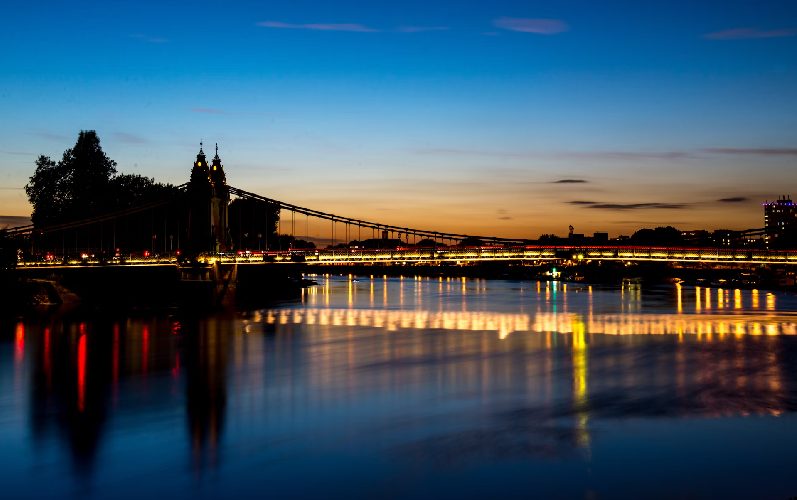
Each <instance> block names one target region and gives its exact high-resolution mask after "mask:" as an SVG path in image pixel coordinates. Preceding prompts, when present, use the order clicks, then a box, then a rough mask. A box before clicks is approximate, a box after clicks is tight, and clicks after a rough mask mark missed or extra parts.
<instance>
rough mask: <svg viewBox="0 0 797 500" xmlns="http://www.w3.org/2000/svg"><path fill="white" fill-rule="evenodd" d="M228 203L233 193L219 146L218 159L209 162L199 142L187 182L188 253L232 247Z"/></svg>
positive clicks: (216, 157) (217, 250)
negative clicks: (222, 162) (228, 182)
mask: <svg viewBox="0 0 797 500" xmlns="http://www.w3.org/2000/svg"><path fill="white" fill-rule="evenodd" d="M229 204H230V191H229V189H228V187H227V178H226V176H225V175H224V167H223V166H222V164H221V158H219V146H218V144H217V145H216V156H215V157H214V158H213V160H212V162H211V163H208V161H207V157H206V156H205V152H204V151H203V149H202V143H201V142H200V143H199V153H198V154H197V155H196V161H195V162H194V167H193V168H192V169H191V180H190V181H189V183H188V241H189V245H188V250H189V253H192V254H197V253H201V252H220V251H224V250H227V249H228V248H229V241H230V237H229V227H228V216H227V210H228V206H229Z"/></svg>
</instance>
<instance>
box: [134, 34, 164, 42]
mask: <svg viewBox="0 0 797 500" xmlns="http://www.w3.org/2000/svg"><path fill="white" fill-rule="evenodd" d="M130 38H135V39H136V40H141V41H142V42H147V43H167V42H168V41H169V39H168V38H163V37H162V36H150V35H143V34H141V33H136V34H135V35H130Z"/></svg>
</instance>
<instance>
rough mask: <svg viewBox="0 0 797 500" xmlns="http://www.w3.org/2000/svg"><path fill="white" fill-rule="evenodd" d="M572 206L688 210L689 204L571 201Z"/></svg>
mask: <svg viewBox="0 0 797 500" xmlns="http://www.w3.org/2000/svg"><path fill="white" fill-rule="evenodd" d="M568 203H570V204H571V205H581V206H583V207H585V208H595V209H600V210H651V209H657V210H679V209H682V208H687V207H688V206H689V205H688V204H687V203H602V202H597V201H581V200H576V201H570V202H568Z"/></svg>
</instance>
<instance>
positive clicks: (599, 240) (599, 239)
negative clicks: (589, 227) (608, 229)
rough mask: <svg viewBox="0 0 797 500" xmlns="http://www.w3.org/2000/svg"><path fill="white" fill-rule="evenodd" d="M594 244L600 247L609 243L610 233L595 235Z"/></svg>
mask: <svg viewBox="0 0 797 500" xmlns="http://www.w3.org/2000/svg"><path fill="white" fill-rule="evenodd" d="M592 242H593V243H596V244H599V245H602V244H605V243H609V233H604V232H597V233H593V235H592Z"/></svg>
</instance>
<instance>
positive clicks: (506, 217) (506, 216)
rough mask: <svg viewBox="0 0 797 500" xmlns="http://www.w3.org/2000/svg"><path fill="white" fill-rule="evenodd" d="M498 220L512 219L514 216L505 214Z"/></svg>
mask: <svg viewBox="0 0 797 500" xmlns="http://www.w3.org/2000/svg"><path fill="white" fill-rule="evenodd" d="M498 220H512V217H510V216H508V215H504V216H502V217H499V218H498Z"/></svg>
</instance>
